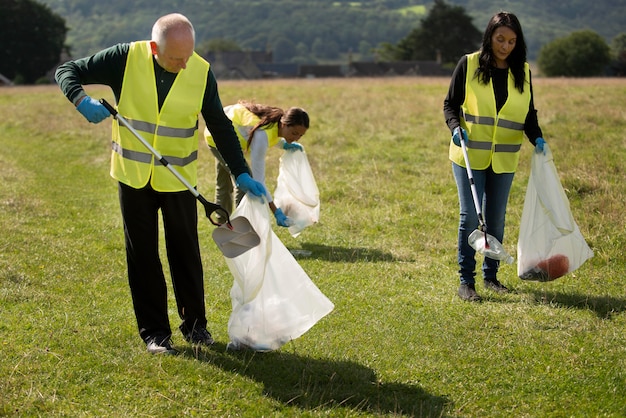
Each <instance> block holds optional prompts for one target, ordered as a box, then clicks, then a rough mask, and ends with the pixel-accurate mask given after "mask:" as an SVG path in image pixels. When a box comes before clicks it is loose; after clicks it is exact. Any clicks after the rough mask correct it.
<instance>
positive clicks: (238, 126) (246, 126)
mask: <svg viewBox="0 0 626 418" xmlns="http://www.w3.org/2000/svg"><path fill="white" fill-rule="evenodd" d="M224 113H225V114H226V116H228V119H230V120H231V121H232V122H233V127H234V128H235V132H236V133H237V138H239V144H240V145H241V149H242V150H243V151H244V153H247V152H248V134H249V132H250V130H251V129H252V128H254V126H255V125H256V124H257V123H259V121H260V120H261V119H260V118H259V117H258V116H257V115H255V114H254V113H252V112H250V111H249V110H248V109H247V108H246V107H245V106H244V105H242V104H240V103H237V104H234V105H230V106H226V107H225V108H224ZM260 129H262V130H264V131H265V133H266V134H267V139H268V142H269V146H270V147H273V146H274V145H276V144H277V143H278V141H279V140H280V138H279V137H278V124H276V123H273V124H270V125H267V126H264V127H263V128H260ZM204 138H205V140H206V142H207V144H208V145H209V146H211V147H213V148H215V140H214V139H213V136H212V135H211V132H209V130H208V129H205V130H204Z"/></svg>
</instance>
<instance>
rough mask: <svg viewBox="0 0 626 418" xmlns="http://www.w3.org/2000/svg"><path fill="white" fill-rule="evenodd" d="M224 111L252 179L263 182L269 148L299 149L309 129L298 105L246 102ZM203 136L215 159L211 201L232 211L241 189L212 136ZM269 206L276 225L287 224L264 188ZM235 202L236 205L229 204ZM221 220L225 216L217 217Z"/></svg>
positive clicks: (288, 220)
mask: <svg viewBox="0 0 626 418" xmlns="http://www.w3.org/2000/svg"><path fill="white" fill-rule="evenodd" d="M224 113H226V116H228V118H229V119H230V120H231V121H232V123H233V126H234V127H235V132H236V133H237V136H238V137H239V142H240V143H241V148H242V149H243V150H244V155H245V157H246V159H247V160H248V164H249V165H250V170H251V171H252V178H253V179H255V180H257V181H259V182H261V183H263V185H265V156H266V154H267V151H268V149H269V147H272V146H276V145H277V144H280V146H281V147H282V148H283V149H285V150H288V151H302V146H301V145H300V144H299V143H298V142H297V141H298V140H299V139H300V138H302V136H303V135H304V134H305V133H306V131H307V130H308V129H309V115H308V114H307V113H306V111H304V109H301V108H299V107H292V108H290V109H288V110H287V111H286V112H285V111H283V110H282V109H280V108H278V107H273V106H266V105H262V104H256V103H251V102H246V101H239V102H238V103H237V104H234V105H230V106H226V107H225V108H224ZM204 134H205V139H206V141H207V144H208V145H209V149H210V150H211V152H212V153H213V155H214V156H215V158H216V162H215V177H216V179H215V181H216V185H215V201H216V203H218V204H219V205H221V206H222V207H223V208H224V209H226V210H228V212H229V213H232V211H233V208H234V207H233V206H236V205H238V204H239V203H240V202H241V199H243V196H244V194H245V192H244V191H243V190H241V189H240V188H239V187H238V185H237V183H236V182H235V181H234V180H233V178H232V176H231V174H230V171H229V170H228V167H227V166H226V164H225V161H224V159H223V158H222V155H221V154H220V152H219V151H218V150H217V148H216V147H215V142H214V141H213V137H212V136H211V133H210V132H209V131H208V130H205V132H204ZM265 189H266V190H267V200H268V202H269V207H270V209H271V210H272V213H273V214H274V217H275V218H276V223H277V224H278V225H279V226H284V227H288V226H290V225H291V220H290V219H289V218H287V216H285V214H284V213H283V211H282V210H281V209H280V208H277V207H276V205H275V204H274V201H273V198H272V195H271V193H270V192H269V190H268V189H267V187H266V188H265ZM234 202H236V205H233V203H234ZM217 220H218V221H219V222H225V221H226V220H225V219H219V218H218V219H217Z"/></svg>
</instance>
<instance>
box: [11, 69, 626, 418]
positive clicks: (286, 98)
mask: <svg viewBox="0 0 626 418" xmlns="http://www.w3.org/2000/svg"><path fill="white" fill-rule="evenodd" d="M447 84H448V80H447V79H444V78H441V79H439V78H432V79H431V78H389V79H346V80H280V81H254V82H248V81H228V82H222V83H220V89H221V96H222V101H223V103H224V104H229V103H232V102H234V101H236V100H238V99H242V98H245V99H254V100H256V101H258V102H263V103H268V104H273V105H276V106H281V107H289V106H294V105H297V106H302V107H304V108H306V109H307V110H308V111H309V113H310V115H311V129H310V130H309V132H308V133H307V134H306V136H305V137H304V139H303V141H302V142H303V144H304V145H305V146H306V150H307V154H308V156H309V161H310V162H311V165H312V167H313V170H314V172H315V175H316V180H317V183H318V187H319V189H320V193H321V199H322V210H321V220H320V223H319V224H317V225H315V226H313V227H310V228H308V229H307V230H305V231H304V232H303V233H302V235H300V236H299V237H298V238H292V237H291V236H290V235H289V234H288V233H287V231H286V230H284V229H279V228H275V231H276V233H277V234H278V236H279V237H280V238H281V240H282V241H283V243H284V244H285V245H286V246H287V247H288V248H290V249H305V250H309V251H311V255H310V256H309V257H302V258H299V259H298V261H299V262H300V264H301V266H302V267H303V268H304V270H305V271H306V272H307V273H308V275H309V276H310V277H311V279H312V280H313V281H314V282H315V283H316V284H317V286H318V287H319V288H320V289H321V290H322V291H323V292H324V294H326V295H327V296H328V297H329V298H330V300H332V301H333V303H334V304H335V309H334V311H333V312H332V313H330V314H329V315H328V316H327V317H325V318H323V319H322V320H321V321H320V322H319V323H318V324H316V325H315V326H314V327H313V328H312V329H311V330H310V331H309V332H307V333H306V334H304V335H303V336H302V337H300V338H298V339H296V340H294V341H292V342H289V343H288V344H286V345H285V346H284V347H283V348H282V349H280V350H279V351H276V352H271V353H265V354H259V353H251V352H237V353H232V352H227V351H226V350H225V346H226V343H227V342H228V334H227V322H228V317H229V314H230V309H231V307H230V296H229V290H230V287H231V285H232V276H231V274H230V272H229V270H228V268H227V266H226V263H225V262H224V259H223V257H222V255H221V253H220V252H219V251H218V249H217V248H216V246H215V245H214V243H213V241H212V239H211V235H210V233H211V231H212V228H213V227H212V225H211V224H210V223H209V222H208V220H206V219H204V218H202V219H201V220H200V225H199V228H200V234H201V245H202V252H203V262H204V264H205V288H206V304H207V311H208V319H209V329H210V330H211V331H212V333H213V334H214V337H215V338H216V340H217V344H216V345H215V346H214V348H212V349H210V350H201V351H199V350H195V349H193V348H192V347H190V346H188V345H187V344H185V343H184V341H183V339H182V337H181V336H180V335H178V334H177V333H175V334H174V342H175V345H176V346H177V347H178V348H180V349H181V350H182V353H181V354H180V355H178V356H152V355H149V354H148V353H147V352H146V350H145V346H144V344H143V343H142V341H141V340H140V339H139V337H138V333H137V330H136V323H135V319H134V315H133V312H132V305H131V299H130V292H129V290H128V284H127V279H126V273H125V255H124V247H123V235H122V226H121V216H120V214H119V207H118V202H117V189H116V184H115V182H114V181H113V180H112V179H111V178H110V176H109V152H110V151H109V149H110V123H109V122H105V123H102V124H99V125H92V124H89V123H87V122H86V121H85V120H84V119H83V118H82V117H81V116H80V114H78V112H76V111H75V110H74V109H73V107H72V106H71V104H70V103H69V102H68V101H67V100H66V99H65V98H64V97H63V96H62V94H61V93H60V91H59V90H58V88H56V87H55V86H45V87H15V88H2V89H0V114H2V115H3V117H2V122H1V123H0V165H1V170H0V230H1V231H2V238H1V239H0V331H1V335H2V340H1V342H0V376H1V377H0V415H3V416H45V417H50V416H71V417H92V416H93V417H95V416H98V417H99V416H136V417H142V416H157V415H159V416H168V417H174V416H176V417H178V416H215V417H218V416H219V417H222V416H224V417H226V416H232V417H262V416H264V417H283V416H284V417H288V416H308V417H322V416H324V417H327V416H328V417H366V416H367V417H370V416H371V417H374V416H424V417H426V416H429V417H444V416H445V417H479V416H480V417H483V416H489V417H623V416H626V332H625V330H626V281H625V278H626V256H625V253H626V251H625V248H626V228H625V222H624V213H625V212H626V198H625V196H626V165H625V161H626V134H625V132H626V80H624V79H541V78H537V79H536V80H535V85H534V92H535V103H536V107H537V108H538V111H539V121H540V124H541V126H542V128H543V130H544V137H545V138H546V141H547V142H548V143H549V144H550V146H551V148H552V151H553V154H554V158H555V164H556V166H557V169H558V171H559V174H560V176H561V181H562V184H563V186H564V188H565V189H566V193H567V195H568V198H569V200H570V204H571V209H572V212H573V214H574V218H575V219H576V221H577V223H578V225H579V227H580V229H581V231H582V233H583V235H584V236H585V238H586V239H587V242H588V243H589V245H590V246H591V247H592V249H593V250H594V253H595V256H594V257H593V258H592V259H590V260H589V261H587V262H586V263H585V264H584V265H583V266H582V267H581V268H580V269H579V270H577V271H575V272H574V273H571V274H569V275H567V276H565V277H562V278H560V279H558V280H556V281H554V282H549V283H538V282H524V281H522V280H520V279H519V278H518V277H517V274H516V273H517V272H516V268H515V265H504V266H502V267H501V270H500V274H499V279H500V280H501V281H502V282H503V283H504V284H505V285H507V286H508V287H509V288H511V289H512V290H513V291H512V292H511V293H510V294H506V295H499V294H495V293H491V292H489V291H487V290H485V289H484V288H483V287H482V281H480V280H479V281H478V286H477V290H478V291H479V293H480V294H481V295H482V296H483V298H484V300H483V302H482V303H467V302H463V301H461V300H460V299H459V298H458V297H457V296H456V291H457V287H458V278H457V274H456V270H457V266H456V248H455V247H456V229H457V222H458V219H457V217H458V215H457V212H458V208H457V205H458V203H457V197H456V189H455V185H454V181H453V178H452V174H451V169H450V165H449V162H448V160H447V150H448V141H449V132H448V131H447V128H446V126H445V123H444V121H443V115H442V110H441V107H442V101H443V98H444V96H445V94H446V91H447ZM88 91H89V92H90V93H91V94H92V95H93V96H94V97H105V98H107V99H109V100H112V94H111V93H110V92H109V91H108V90H107V89H105V88H103V87H99V86H94V87H90V88H89V89H88ZM200 148H201V151H200V163H201V171H200V183H199V190H200V192H201V193H202V194H203V195H205V196H206V197H207V198H212V197H213V160H212V156H211V155H210V153H209V152H208V150H207V149H206V146H204V144H201V147H200ZM531 152H532V147H531V146H530V144H529V143H526V144H524V146H523V149H522V158H521V163H520V166H519V170H518V172H517V174H516V178H515V181H514V184H513V188H512V191H511V197H510V201H509V207H508V213H507V227H506V232H505V239H504V245H505V247H506V248H507V249H508V250H509V252H511V253H513V254H515V248H516V242H517V237H518V233H519V221H520V217H521V211H522V207H523V201H524V193H525V189H526V181H527V178H528V173H529V168H530V156H531ZM279 156H280V151H279V150H277V149H276V150H271V152H270V154H269V155H268V185H269V187H270V189H272V190H273V188H274V187H275V179H276V175H277V173H278V158H279ZM164 264H165V268H166V269H167V263H166V262H165V263H164ZM171 293H172V292H171V291H170V320H171V322H172V327H173V328H174V329H176V327H177V325H178V318H177V314H176V308H175V305H174V302H173V296H172V295H171Z"/></svg>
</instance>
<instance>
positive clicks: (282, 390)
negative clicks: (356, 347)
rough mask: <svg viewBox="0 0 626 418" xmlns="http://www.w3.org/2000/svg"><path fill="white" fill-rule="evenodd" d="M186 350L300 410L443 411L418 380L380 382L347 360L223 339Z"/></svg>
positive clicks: (429, 413)
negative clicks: (233, 347) (229, 347)
mask: <svg viewBox="0 0 626 418" xmlns="http://www.w3.org/2000/svg"><path fill="white" fill-rule="evenodd" d="M185 355H188V356H190V357H194V359H197V360H200V361H207V362H210V363H211V364H213V365H215V366H217V367H219V368H221V369H223V370H224V371H226V372H229V373H232V372H234V373H238V374H240V375H242V376H245V377H247V378H249V379H253V380H255V381H257V382H260V383H262V384H263V386H264V394H265V395H266V396H269V397H272V398H274V399H276V400H277V401H279V402H282V403H284V404H285V405H286V406H291V407H297V408H301V409H303V410H330V409H333V408H348V409H350V410H352V411H355V412H357V413H358V412H369V413H381V414H395V415H398V416H428V417H430V416H437V417H438V416H442V415H443V411H444V408H445V407H446V406H448V404H449V400H448V399H447V398H444V397H440V396H435V395H432V394H429V393H427V392H425V391H424V390H423V389H422V388H420V387H419V386H418V385H412V384H402V383H395V382H391V383H388V382H381V381H380V380H379V379H378V378H377V377H376V373H374V371H373V370H371V369H369V368H367V367H365V366H363V365H360V364H358V363H355V362H352V361H340V360H324V359H312V358H309V357H304V356H300V355H298V354H295V353H288V352H284V351H274V352H269V353H255V352H253V351H238V352H230V351H226V346H225V345H224V344H223V343H216V344H215V346H213V348H212V349H211V350H208V351H203V352H201V353H198V352H195V351H193V349H191V348H189V349H188V350H187V351H185Z"/></svg>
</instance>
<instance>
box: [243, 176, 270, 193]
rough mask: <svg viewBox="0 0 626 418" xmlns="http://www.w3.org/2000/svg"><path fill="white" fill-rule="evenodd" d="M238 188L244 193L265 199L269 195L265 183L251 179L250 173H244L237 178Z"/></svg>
mask: <svg viewBox="0 0 626 418" xmlns="http://www.w3.org/2000/svg"><path fill="white" fill-rule="evenodd" d="M237 187H239V188H240V189H241V190H243V191H244V192H250V193H252V194H253V195H254V196H257V197H263V196H265V195H267V191H266V190H265V186H263V183H260V182H258V181H256V180H255V179H253V178H252V177H250V174H248V173H242V174H240V175H239V176H238V177H237Z"/></svg>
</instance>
